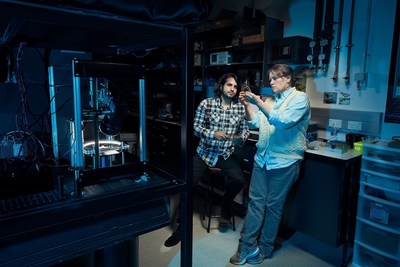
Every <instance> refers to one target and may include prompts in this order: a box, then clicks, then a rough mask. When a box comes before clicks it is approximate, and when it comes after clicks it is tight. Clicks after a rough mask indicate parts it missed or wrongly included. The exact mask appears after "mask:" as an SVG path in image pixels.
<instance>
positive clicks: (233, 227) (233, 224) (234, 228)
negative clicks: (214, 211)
mask: <svg viewBox="0 0 400 267" xmlns="http://www.w3.org/2000/svg"><path fill="white" fill-rule="evenodd" d="M232 230H233V231H236V225H235V215H233V214H232Z"/></svg>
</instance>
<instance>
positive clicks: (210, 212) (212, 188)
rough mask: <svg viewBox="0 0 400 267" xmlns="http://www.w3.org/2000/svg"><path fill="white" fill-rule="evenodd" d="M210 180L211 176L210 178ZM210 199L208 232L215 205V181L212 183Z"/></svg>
mask: <svg viewBox="0 0 400 267" xmlns="http://www.w3.org/2000/svg"><path fill="white" fill-rule="evenodd" d="M208 181H210V178H208ZM210 193H211V194H210V201H209V202H208V224H207V233H209V232H210V226H211V217H212V206H213V197H214V196H213V194H214V183H212V184H211V192H210Z"/></svg>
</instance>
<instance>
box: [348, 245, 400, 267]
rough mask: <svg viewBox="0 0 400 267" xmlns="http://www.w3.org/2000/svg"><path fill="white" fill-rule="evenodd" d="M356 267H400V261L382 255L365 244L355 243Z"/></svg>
mask: <svg viewBox="0 0 400 267" xmlns="http://www.w3.org/2000/svg"><path fill="white" fill-rule="evenodd" d="M352 266H354V267H384V266H388V267H389V266H391V267H400V259H399V258H393V257H390V256H388V255H384V254H381V253H379V252H377V251H375V250H374V249H373V248H371V247H368V246H366V245H365V244H363V243H361V242H358V241H357V240H356V241H355V242H354V255H353V265H352Z"/></svg>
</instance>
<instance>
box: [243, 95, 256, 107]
mask: <svg viewBox="0 0 400 267" xmlns="http://www.w3.org/2000/svg"><path fill="white" fill-rule="evenodd" d="M244 94H245V101H246V102H248V103H250V104H253V105H256V106H257V104H258V99H259V97H258V96H257V95H255V94H253V93H252V92H244Z"/></svg>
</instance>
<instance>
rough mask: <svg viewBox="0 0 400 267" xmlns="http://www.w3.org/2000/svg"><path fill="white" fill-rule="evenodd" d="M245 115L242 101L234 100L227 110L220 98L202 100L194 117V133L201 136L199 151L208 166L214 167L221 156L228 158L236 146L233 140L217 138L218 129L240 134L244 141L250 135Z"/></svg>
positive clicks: (230, 133)
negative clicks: (215, 134)
mask: <svg viewBox="0 0 400 267" xmlns="http://www.w3.org/2000/svg"><path fill="white" fill-rule="evenodd" d="M244 116H245V109H244V106H243V104H242V103H240V102H238V103H234V102H232V103H231V106H230V107H229V108H228V109H226V110H225V109H224V108H223V107H222V105H221V99H220V98H215V97H211V98H207V99H204V100H202V101H201V102H200V104H199V106H198V108H197V110H196V115H195V118H194V134H195V135H196V136H198V137H200V142H199V145H198V147H197V153H198V154H199V156H200V157H201V158H202V159H203V160H204V161H205V163H206V164H207V165H208V166H210V167H214V166H215V164H216V163H217V161H218V157H219V156H222V157H224V159H227V158H228V157H229V156H230V155H231V154H232V153H233V151H234V148H235V146H234V143H233V141H232V140H225V141H220V140H216V139H215V137H214V133H215V132H216V131H224V132H226V133H227V134H229V135H232V136H233V135H235V136H240V138H241V139H242V143H243V142H244V141H246V139H247V138H248V137H249V135H250V132H249V128H248V126H247V125H246V120H245V118H244Z"/></svg>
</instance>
